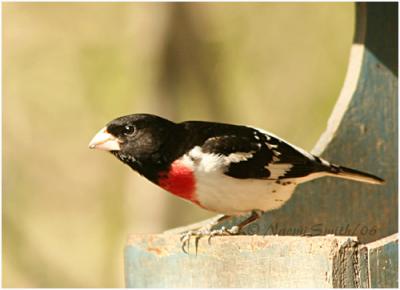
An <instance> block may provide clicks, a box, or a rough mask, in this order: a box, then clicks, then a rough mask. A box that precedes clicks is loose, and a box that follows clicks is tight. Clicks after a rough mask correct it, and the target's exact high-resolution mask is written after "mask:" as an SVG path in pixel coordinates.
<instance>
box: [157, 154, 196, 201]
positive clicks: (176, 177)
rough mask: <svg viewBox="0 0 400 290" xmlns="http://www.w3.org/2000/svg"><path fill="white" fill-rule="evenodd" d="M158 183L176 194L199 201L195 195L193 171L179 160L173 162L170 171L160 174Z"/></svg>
mask: <svg viewBox="0 0 400 290" xmlns="http://www.w3.org/2000/svg"><path fill="white" fill-rule="evenodd" d="M158 184H159V186H161V187H162V188H164V189H165V190H167V191H169V192H171V193H172V194H174V195H177V196H179V197H182V198H184V199H187V200H190V201H192V202H194V203H196V204H198V203H199V202H198V201H197V199H196V196H195V189H196V188H195V177H194V174H193V171H192V170H191V169H190V168H188V167H187V166H185V165H184V164H182V163H181V162H179V161H175V162H173V163H172V164H171V167H170V169H169V171H168V172H165V173H162V174H161V175H160V179H159V181H158Z"/></svg>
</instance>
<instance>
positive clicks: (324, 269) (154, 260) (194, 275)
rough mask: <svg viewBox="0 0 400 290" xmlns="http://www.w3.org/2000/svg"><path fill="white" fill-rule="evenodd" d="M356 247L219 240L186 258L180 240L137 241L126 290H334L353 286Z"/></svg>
mask: <svg viewBox="0 0 400 290" xmlns="http://www.w3.org/2000/svg"><path fill="white" fill-rule="evenodd" d="M354 243H355V241H354V240H349V238H348V237H334V236H326V237H276V236H265V237H263V236H234V237H216V238H214V239H213V240H212V243H211V245H208V244H207V239H202V240H200V243H199V248H198V253H197V255H196V254H195V252H194V249H192V252H191V254H190V255H187V254H184V253H183V252H182V250H181V249H180V241H179V236H177V235H153V236H152V235H142V236H140V235H132V236H131V237H130V239H129V242H128V245H127V247H126V249H125V269H126V286H127V287H332V286H333V285H334V283H336V282H334V280H335V279H340V280H341V281H342V282H343V283H342V284H340V285H344V286H351V285H350V284H346V283H347V282H348V281H351V283H353V280H352V278H350V279H349V278H348V277H347V276H351V277H352V275H353V273H354V269H353V262H352V255H351V254H348V253H347V251H348V249H349V248H348V245H354ZM343 245H345V249H344V250H343V249H342V246H343ZM352 247H353V246H351V247H350V248H352ZM343 251H346V254H344V255H342V253H344V252H343ZM334 263H335V265H334ZM334 271H335V273H334ZM349 273H350V274H349ZM339 276H340V277H339Z"/></svg>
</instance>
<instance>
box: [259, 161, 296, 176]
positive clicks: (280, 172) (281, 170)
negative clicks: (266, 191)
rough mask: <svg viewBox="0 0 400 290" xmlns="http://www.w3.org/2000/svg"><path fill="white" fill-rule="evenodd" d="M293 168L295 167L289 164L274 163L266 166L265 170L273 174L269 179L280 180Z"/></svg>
mask: <svg viewBox="0 0 400 290" xmlns="http://www.w3.org/2000/svg"><path fill="white" fill-rule="evenodd" d="M292 167H293V165H292V164H289V163H272V164H268V165H267V166H265V169H267V170H268V171H269V172H270V173H271V175H270V176H269V177H268V179H278V178H279V177H283V176H284V175H285V173H286V172H288V171H289V170H290V168H292Z"/></svg>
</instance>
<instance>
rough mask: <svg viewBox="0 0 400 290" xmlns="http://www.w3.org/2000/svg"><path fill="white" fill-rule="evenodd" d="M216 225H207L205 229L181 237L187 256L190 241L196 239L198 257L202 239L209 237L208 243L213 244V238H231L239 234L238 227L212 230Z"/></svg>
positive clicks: (189, 232)
mask: <svg viewBox="0 0 400 290" xmlns="http://www.w3.org/2000/svg"><path fill="white" fill-rule="evenodd" d="M213 225H214V224H211V226H210V225H207V226H206V227H204V228H201V229H199V230H194V231H187V232H185V233H183V234H182V235H181V243H182V244H181V248H182V251H183V252H184V253H186V254H189V247H190V239H191V238H194V244H195V249H196V255H197V248H198V244H199V240H200V239H201V238H202V237H205V236H208V243H209V244H210V243H211V238H212V237H215V236H231V235H237V234H239V231H240V230H239V227H238V226H233V227H231V228H230V229H227V228H225V227H221V229H217V230H211V227H212V226H213Z"/></svg>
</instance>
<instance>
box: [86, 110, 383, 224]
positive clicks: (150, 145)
mask: <svg viewBox="0 0 400 290" xmlns="http://www.w3.org/2000/svg"><path fill="white" fill-rule="evenodd" d="M89 147H90V148H95V149H100V150H106V151H110V152H111V153H112V154H113V155H115V156H116V157H117V158H118V159H120V160H121V161H122V162H123V163H125V164H127V165H129V166H130V167H131V168H132V169H133V170H135V171H137V172H138V173H139V174H141V175H143V176H144V177H146V178H147V179H148V180H150V181H151V182H153V183H155V184H157V185H158V186H160V187H162V188H164V189H165V190H167V191H169V192H171V193H172V194H174V195H176V196H179V197H181V198H184V199H186V200H189V201H191V202H193V203H195V204H197V205H198V206H201V207H202V208H204V209H207V210H210V211H214V212H218V213H223V214H226V215H240V214H243V213H247V212H249V211H254V210H259V211H268V210H272V209H276V208H279V207H281V206H282V205H283V204H284V203H285V202H286V201H287V200H288V199H289V198H290V197H291V195H292V193H293V191H294V189H295V187H296V186H297V185H298V184H300V183H303V182H306V181H309V180H312V179H315V178H319V177H323V176H334V177H340V178H346V179H352V180H356V181H361V182H367V183H372V184H381V183H383V180H382V179H381V178H379V177H376V176H374V175H371V174H368V173H364V172H360V171H357V170H354V169H350V168H346V167H343V166H338V165H335V164H332V163H330V162H328V161H326V160H324V159H322V158H319V157H317V156H315V155H312V154H310V153H308V152H306V151H305V150H303V149H300V148H298V147H296V146H294V145H291V144H289V143H288V142H286V141H284V140H283V139H281V138H279V137H277V136H275V135H273V134H271V133H268V132H265V131H263V130H260V129H256V128H253V127H248V126H237V125H230V124H222V123H212V122H201V121H187V122H182V123H174V122H171V121H169V120H166V119H163V118H161V117H158V116H154V115H149V114H134V115H128V116H123V117H120V118H117V119H115V120H113V121H111V122H109V123H108V124H107V125H106V127H104V128H103V129H101V130H100V132H99V133H97V135H96V136H95V137H94V138H93V139H92V141H91V142H90V144H89ZM255 213H257V211H256V212H255ZM255 218H257V215H256V214H253V215H252V216H251V217H250V218H249V219H248V221H252V220H254V219H255ZM245 224H246V223H244V224H243V225H245ZM243 225H242V226H243ZM235 231H236V232H237V231H238V229H236V230H235ZM231 232H232V231H231Z"/></svg>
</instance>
